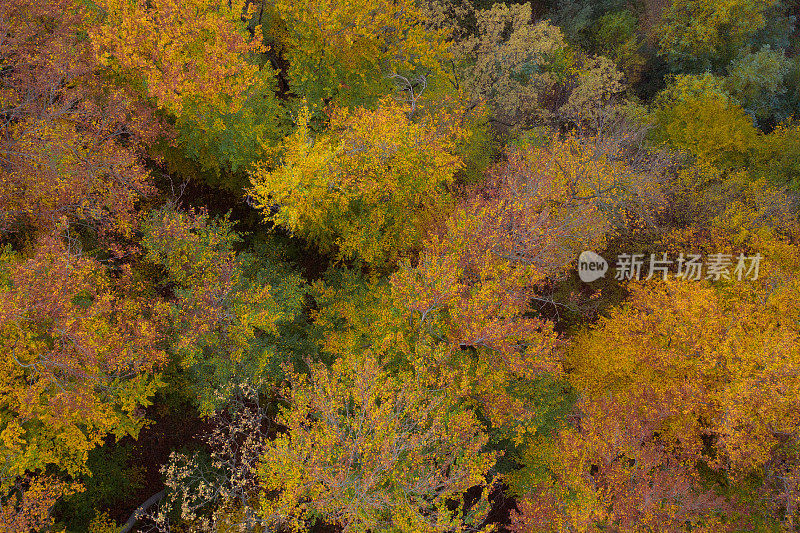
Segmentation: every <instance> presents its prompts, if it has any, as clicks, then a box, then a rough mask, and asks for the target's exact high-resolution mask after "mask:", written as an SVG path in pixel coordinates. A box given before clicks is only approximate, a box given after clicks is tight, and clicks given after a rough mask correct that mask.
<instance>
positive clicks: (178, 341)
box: [142, 206, 302, 413]
mask: <svg viewBox="0 0 800 533" xmlns="http://www.w3.org/2000/svg"><path fill="white" fill-rule="evenodd" d="M239 241H240V237H239V236H238V235H237V234H236V233H235V232H234V231H233V229H232V224H231V223H230V221H229V220H228V219H227V218H224V219H221V220H218V221H213V220H210V219H209V216H208V214H207V213H205V212H189V213H184V212H181V211H175V210H174V209H171V208H170V207H169V206H167V207H166V208H164V209H162V210H158V211H154V212H153V213H151V216H150V220H149V221H148V223H147V225H146V227H145V236H144V239H143V241H142V245H143V247H144V248H145V250H146V251H147V253H146V256H145V257H146V259H147V260H148V261H150V262H152V263H153V264H155V265H159V266H161V267H162V268H163V269H164V270H165V271H166V279H165V280H164V282H165V284H166V286H167V287H171V291H172V295H171V298H169V300H168V302H167V303H166V305H167V310H166V312H167V313H168V315H169V318H170V320H169V323H170V334H171V335H170V349H171V351H172V353H173V354H174V355H175V356H176V361H177V362H178V366H179V367H180V368H182V369H183V370H184V371H186V372H188V376H187V378H186V379H187V382H186V386H187V387H188V388H189V390H188V391H187V393H188V394H190V395H191V396H192V397H193V399H194V401H195V402H196V403H197V405H198V407H199V409H200V411H201V412H203V413H211V412H213V411H214V410H215V407H216V406H218V405H220V404H224V402H225V398H224V396H223V397H219V394H218V393H219V391H220V390H223V389H224V387H223V385H224V384H226V383H230V382H234V383H235V382H237V381H241V380H248V379H257V377H258V376H263V374H264V373H266V372H268V371H271V370H272V369H273V366H275V365H274V364H273V363H274V361H273V359H275V358H278V357H279V356H278V354H276V353H275V352H276V350H275V339H274V336H276V335H277V334H278V327H279V325H281V324H283V323H287V322H291V321H292V320H293V319H294V316H295V315H296V314H297V312H298V310H299V308H300V306H301V304H302V292H301V290H300V287H301V280H300V278H299V276H297V275H296V274H294V273H291V272H287V271H286V269H280V268H276V266H275V265H273V268H272V269H271V270H270V268H269V267H270V265H269V264H268V263H266V262H261V263H259V262H258V261H257V260H255V258H254V257H252V256H250V255H247V254H237V253H236V252H235V251H234V250H233V247H234V245H235V244H236V243H237V242H239ZM278 266H279V265H278Z"/></svg>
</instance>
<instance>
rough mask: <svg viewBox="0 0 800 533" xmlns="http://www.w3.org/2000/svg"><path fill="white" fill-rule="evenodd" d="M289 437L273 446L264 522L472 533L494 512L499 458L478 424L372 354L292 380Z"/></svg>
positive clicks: (284, 417) (264, 474) (264, 472)
mask: <svg viewBox="0 0 800 533" xmlns="http://www.w3.org/2000/svg"><path fill="white" fill-rule="evenodd" d="M286 399H287V401H288V407H287V408H286V409H284V410H283V412H282V414H281V415H280V417H279V423H280V424H282V425H283V426H284V427H285V428H286V430H285V432H282V433H280V434H279V435H278V436H277V437H276V439H275V440H273V441H271V442H270V443H269V444H268V446H267V450H266V452H265V454H264V457H263V460H262V464H261V468H260V472H259V473H260V477H261V480H262V488H263V490H264V493H263V494H264V495H263V496H262V500H261V506H262V512H263V513H264V516H265V517H266V518H268V519H270V521H271V522H273V523H278V524H284V525H285V526H287V527H289V528H290V529H291V530H294V531H299V530H301V529H302V526H303V524H304V523H307V522H309V521H313V520H315V519H319V520H322V521H323V522H325V523H329V524H334V525H338V526H339V527H341V528H343V531H353V532H356V531H358V532H366V531H384V530H392V531H404V532H406V531H407V532H411V531H441V532H444V531H453V530H455V531H466V530H474V529H475V528H481V527H482V522H483V520H484V518H485V517H486V514H487V512H488V505H487V502H486V496H487V492H488V490H487V489H486V488H484V491H483V494H482V496H481V497H480V498H479V500H478V501H477V502H475V503H474V504H472V505H469V504H467V503H466V502H465V501H464V500H463V498H464V493H465V492H466V491H467V489H470V488H472V487H474V486H484V485H485V483H486V479H485V476H486V474H487V472H488V470H489V468H490V467H491V466H492V464H493V463H494V459H495V454H494V453H492V452H485V451H482V450H483V447H484V445H485V444H486V442H487V437H486V435H485V434H484V433H483V430H482V426H481V424H480V423H479V422H478V420H477V419H476V418H475V415H474V414H473V413H472V412H471V411H469V410H467V409H464V408H463V407H461V406H459V405H458V403H457V402H453V401H452V400H451V399H450V398H449V397H448V396H447V395H443V394H441V393H438V392H437V391H434V390H430V389H428V388H427V387H426V386H425V385H424V383H423V382H421V381H420V380H419V379H418V378H417V377H415V375H414V372H410V373H401V374H398V375H392V374H390V373H388V372H386V371H385V370H383V369H382V368H381V366H380V364H379V363H378V361H377V359H376V357H375V356H374V355H373V354H372V353H371V351H369V350H367V351H365V352H364V353H363V354H361V355H355V354H353V355H351V356H349V357H344V358H342V359H339V360H337V361H336V362H334V363H333V365H332V366H331V368H330V369H327V368H325V367H324V366H322V365H320V364H311V365H310V374H309V375H308V376H307V377H306V376H305V375H298V374H293V375H292V378H291V388H287V390H286Z"/></svg>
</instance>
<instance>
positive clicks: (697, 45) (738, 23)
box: [657, 0, 776, 72]
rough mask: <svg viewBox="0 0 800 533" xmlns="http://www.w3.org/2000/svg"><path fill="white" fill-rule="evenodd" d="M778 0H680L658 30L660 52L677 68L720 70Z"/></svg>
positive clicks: (763, 22)
mask: <svg viewBox="0 0 800 533" xmlns="http://www.w3.org/2000/svg"><path fill="white" fill-rule="evenodd" d="M775 3H776V0H714V1H711V2H706V1H702V0H677V1H675V2H672V3H671V4H670V6H669V8H668V9H667V11H666V13H665V14H664V17H663V19H662V21H661V23H660V24H659V27H658V29H657V33H658V39H659V42H658V44H659V52H658V53H659V54H660V55H662V56H664V57H666V59H667V60H668V61H669V62H670V63H671V64H672V65H673V68H674V69H675V70H676V71H683V72H685V71H689V72H701V71H703V70H706V69H709V68H712V69H715V70H716V71H719V70H720V69H721V68H723V67H724V66H725V65H726V64H727V63H728V62H729V61H730V60H731V59H733V57H734V55H735V54H736V52H737V51H738V50H739V49H740V48H741V47H742V46H743V45H744V44H745V43H746V42H747V40H748V39H749V38H750V37H751V36H752V35H753V34H754V33H755V32H757V31H758V30H759V29H761V28H763V27H764V25H765V24H766V19H765V17H764V14H765V12H766V11H767V10H768V9H769V8H770V7H772V6H773V5H774V4H775Z"/></svg>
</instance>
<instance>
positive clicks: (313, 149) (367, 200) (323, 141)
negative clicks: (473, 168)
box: [251, 99, 464, 265]
mask: <svg viewBox="0 0 800 533" xmlns="http://www.w3.org/2000/svg"><path fill="white" fill-rule="evenodd" d="M308 119H309V112H308V111H307V110H306V111H304V112H303V113H301V114H300V116H299V118H298V124H297V128H296V130H295V131H294V133H293V134H292V135H291V136H289V137H288V138H287V139H286V141H285V144H284V154H283V164H282V166H281V167H280V168H278V169H276V170H272V171H270V170H269V168H268V167H267V166H266V165H260V166H259V167H258V169H257V170H256V171H255V172H254V173H253V178H252V182H253V188H252V190H251V194H252V195H253V197H254V198H255V200H256V202H257V204H258V207H259V208H260V209H262V210H263V211H264V213H265V218H266V220H268V221H272V222H275V223H277V224H279V225H281V226H284V227H286V228H287V229H289V230H291V231H292V232H297V233H298V234H299V235H301V236H303V237H305V238H307V239H308V240H310V241H312V242H314V243H315V244H317V245H318V246H319V247H320V248H321V250H322V251H324V252H333V251H335V252H337V256H338V257H340V258H356V257H357V258H360V259H362V260H364V261H365V262H367V263H371V264H375V265H386V264H387V263H388V264H391V263H392V262H394V261H396V260H397V258H398V257H400V256H402V255H403V254H405V253H407V252H408V251H409V250H413V249H414V248H415V247H417V246H419V244H420V241H421V237H422V228H423V226H424V223H425V221H426V218H428V217H430V216H431V213H435V212H437V211H438V210H440V209H442V207H443V206H444V205H446V203H445V199H446V196H445V191H444V190H443V186H445V185H447V184H448V183H450V182H452V180H453V174H454V172H455V171H456V170H457V169H458V168H460V167H461V161H460V160H459V159H458V157H456V156H455V155H453V153H452V152H453V151H454V146H455V142H456V141H457V140H458V139H460V138H461V137H462V135H463V134H464V131H463V130H462V129H461V128H460V127H459V125H458V123H457V120H456V119H455V118H454V116H453V115H451V114H448V113H444V114H440V115H433V116H426V117H421V118H420V119H419V121H413V120H412V119H411V118H410V117H409V116H408V114H407V109H404V107H403V106H401V105H399V104H397V103H395V102H393V101H392V100H391V99H384V100H382V101H381V104H380V105H379V107H378V108H377V109H375V110H368V109H358V110H355V111H353V112H347V111H346V110H343V109H342V110H336V111H334V112H333V114H332V116H331V123H330V130H329V132H327V133H323V134H320V135H317V136H313V135H312V134H311V131H310V129H309V124H308ZM273 208H277V210H275V209H273Z"/></svg>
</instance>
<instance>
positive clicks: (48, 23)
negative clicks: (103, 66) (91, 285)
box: [0, 0, 162, 236]
mask: <svg viewBox="0 0 800 533" xmlns="http://www.w3.org/2000/svg"><path fill="white" fill-rule="evenodd" d="M0 10H2V18H3V20H4V21H7V25H5V26H4V27H3V28H2V29H1V30H0V36H1V38H2V39H3V51H2V61H3V64H4V65H3V71H2V76H0V84H2V89H3V91H2V105H3V113H4V114H3V122H2V124H1V125H0V157H1V158H2V162H3V165H4V172H3V173H2V176H0V186H2V188H3V191H4V194H3V195H2V197H0V231H3V232H5V231H8V230H20V229H24V228H26V227H27V228H31V227H32V228H34V229H36V230H39V229H41V230H42V231H44V232H47V231H49V230H52V229H53V228H54V227H55V225H56V224H57V223H58V222H59V221H60V220H61V217H62V216H64V215H66V216H68V218H69V220H70V221H74V222H77V221H80V222H82V223H83V224H86V225H89V226H90V227H91V228H94V229H95V230H97V231H100V232H101V233H104V234H109V233H119V234H123V235H127V236H130V234H131V231H132V229H133V228H134V226H135V214H134V206H135V203H136V201H137V200H138V199H139V198H141V197H142V196H146V195H148V194H150V193H152V192H153V189H152V188H151V187H150V184H149V182H148V179H149V176H148V173H147V172H146V171H145V169H144V168H143V166H142V165H141V163H140V157H141V144H140V142H141V141H144V140H152V139H154V138H155V137H156V136H157V135H159V132H160V131H162V129H161V127H160V124H159V123H158V121H157V120H154V119H153V117H152V114H151V113H149V112H148V109H147V108H146V107H145V106H143V105H141V103H140V102H138V101H137V100H136V98H134V97H133V96H132V95H131V94H129V92H128V91H126V90H125V89H121V88H119V87H115V86H113V85H112V84H109V83H108V82H107V80H105V79H103V77H102V76H100V75H98V73H97V72H96V67H97V64H96V62H95V60H94V55H93V52H92V49H91V43H90V42H89V41H88V40H87V39H86V38H85V37H81V35H82V34H81V32H82V31H84V30H85V29H86V28H87V27H91V25H92V23H93V17H92V13H91V11H90V10H88V9H87V8H86V6H85V5H83V4H81V3H74V2H71V1H69V0H65V1H63V2H56V3H53V2H48V3H37V2H27V1H23V2H17V1H10V0H9V1H4V2H2V4H0ZM43 50H46V51H48V53H43V52H42V51H43ZM132 115H133V116H132Z"/></svg>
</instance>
